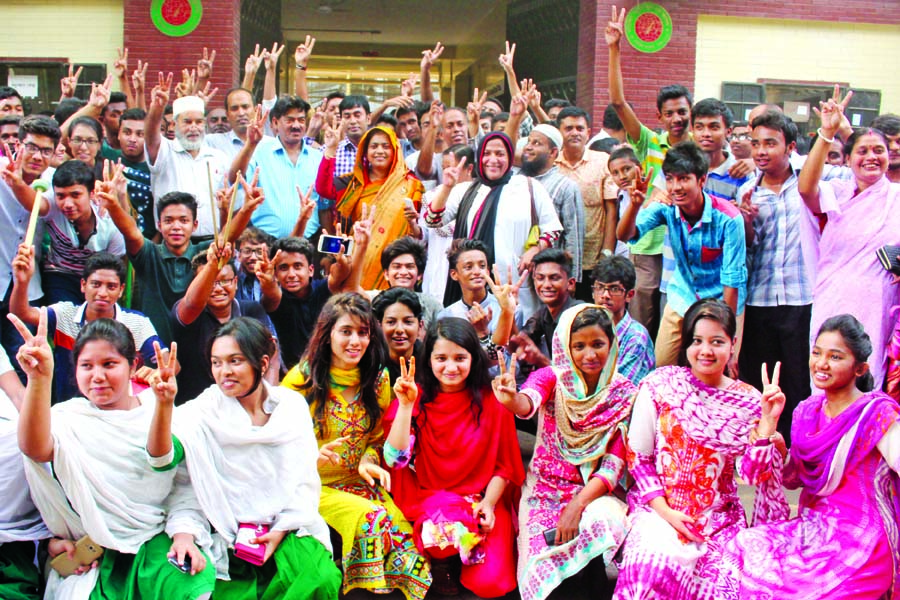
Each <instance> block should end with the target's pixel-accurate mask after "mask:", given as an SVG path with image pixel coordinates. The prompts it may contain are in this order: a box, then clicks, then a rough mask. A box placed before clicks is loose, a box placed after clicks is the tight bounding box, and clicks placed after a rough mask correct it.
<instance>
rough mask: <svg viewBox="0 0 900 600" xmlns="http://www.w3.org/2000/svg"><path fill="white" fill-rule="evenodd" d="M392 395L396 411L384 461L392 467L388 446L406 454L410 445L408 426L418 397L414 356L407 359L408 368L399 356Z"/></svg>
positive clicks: (403, 359)
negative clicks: (398, 375)
mask: <svg viewBox="0 0 900 600" xmlns="http://www.w3.org/2000/svg"><path fill="white" fill-rule="evenodd" d="M394 396H395V397H396V398H397V413H396V414H395V415H394V422H393V423H391V430H390V431H389V432H388V436H387V443H386V444H385V462H386V463H387V466H389V467H393V466H394V464H395V461H392V460H388V456H389V455H390V454H391V453H390V451H389V450H388V446H389V447H390V448H393V449H394V450H398V451H399V452H400V453H404V451H407V452H406V453H405V454H408V450H409V445H410V435H409V432H410V426H411V425H412V412H413V406H415V404H416V400H417V399H418V397H419V388H418V387H417V386H416V358H415V357H412V358H410V359H409V369H408V370H407V368H406V358H404V357H402V356H401V357H400V377H398V378H397V381H396V382H395V383H394Z"/></svg>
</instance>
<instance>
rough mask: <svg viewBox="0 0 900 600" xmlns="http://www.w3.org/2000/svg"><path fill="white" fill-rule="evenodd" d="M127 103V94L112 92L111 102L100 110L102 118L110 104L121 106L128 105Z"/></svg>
mask: <svg viewBox="0 0 900 600" xmlns="http://www.w3.org/2000/svg"><path fill="white" fill-rule="evenodd" d="M126 102H128V97H127V96H125V94H124V93H123V92H112V93H111V94H110V95H109V102H107V103H106V106H104V107H103V108H102V109H101V110H100V116H101V117H102V116H103V115H105V114H106V109H107V108H108V107H109V105H110V104H120V103H126Z"/></svg>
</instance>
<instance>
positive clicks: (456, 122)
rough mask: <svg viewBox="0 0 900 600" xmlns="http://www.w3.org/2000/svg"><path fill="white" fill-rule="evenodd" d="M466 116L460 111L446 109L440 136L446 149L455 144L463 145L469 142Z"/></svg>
mask: <svg viewBox="0 0 900 600" xmlns="http://www.w3.org/2000/svg"><path fill="white" fill-rule="evenodd" d="M466 119H467V117H466V114H465V113H464V112H462V111H460V110H456V109H452V108H451V109H448V110H447V111H446V112H445V113H444V123H443V130H442V133H441V135H442V136H443V138H444V144H445V145H446V147H448V148H449V147H450V146H454V145H456V144H465V143H467V142H468V141H469V129H468V125H467V123H468V121H467V120H466Z"/></svg>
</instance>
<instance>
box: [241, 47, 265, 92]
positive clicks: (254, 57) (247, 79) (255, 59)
mask: <svg viewBox="0 0 900 600" xmlns="http://www.w3.org/2000/svg"><path fill="white" fill-rule="evenodd" d="M262 60H263V55H262V53H261V52H260V49H259V44H257V45H256V49H255V50H254V51H253V54H251V55H250V56H248V57H247V61H246V62H245V63H244V79H243V81H242V82H241V87H242V88H244V89H245V90H250V91H251V92H252V91H253V84H254V83H255V82H256V74H257V73H258V72H259V66H260V65H261V64H262Z"/></svg>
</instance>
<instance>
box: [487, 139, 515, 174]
mask: <svg viewBox="0 0 900 600" xmlns="http://www.w3.org/2000/svg"><path fill="white" fill-rule="evenodd" d="M508 170H509V153H508V152H507V151H506V146H505V145H504V144H503V142H502V141H501V140H490V141H489V142H488V143H487V144H485V145H484V150H483V151H482V153H481V172H482V173H484V176H485V177H486V178H487V179H488V180H490V181H496V180H497V179H500V178H501V177H503V175H505V174H506V172H507V171H508Z"/></svg>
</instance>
